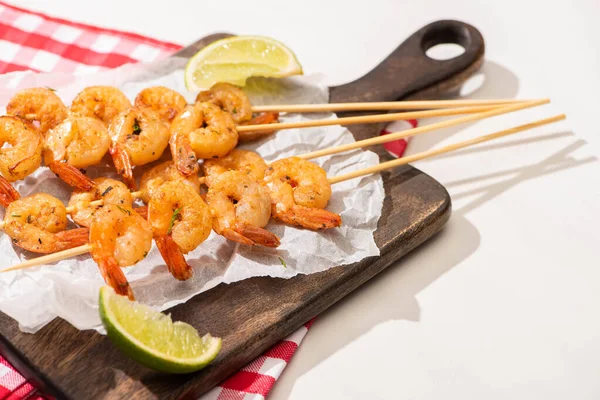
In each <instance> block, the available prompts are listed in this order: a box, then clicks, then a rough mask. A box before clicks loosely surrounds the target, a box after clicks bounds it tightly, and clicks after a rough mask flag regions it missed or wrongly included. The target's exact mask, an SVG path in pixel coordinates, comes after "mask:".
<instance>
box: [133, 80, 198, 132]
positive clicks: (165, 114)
mask: <svg viewBox="0 0 600 400" xmlns="http://www.w3.org/2000/svg"><path fill="white" fill-rule="evenodd" d="M134 104H135V106H136V107H148V108H150V109H152V110H153V111H154V112H156V113H157V114H158V115H159V116H160V118H162V119H163V120H164V121H165V122H168V123H170V122H171V121H172V120H173V118H175V116H176V115H177V114H179V112H180V111H181V110H183V108H184V107H185V106H186V105H187V101H185V98H184V97H183V96H182V95H180V94H179V93H177V92H176V91H174V90H172V89H169V88H167V87H164V86H154V87H149V88H146V89H144V90H142V91H141V92H140V93H138V95H137V97H136V98H135V102H134Z"/></svg>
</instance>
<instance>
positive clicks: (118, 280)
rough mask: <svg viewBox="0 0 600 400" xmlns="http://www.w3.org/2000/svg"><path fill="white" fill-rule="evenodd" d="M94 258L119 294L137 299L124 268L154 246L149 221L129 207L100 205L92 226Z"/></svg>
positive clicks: (142, 256)
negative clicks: (122, 268)
mask: <svg viewBox="0 0 600 400" xmlns="http://www.w3.org/2000/svg"><path fill="white" fill-rule="evenodd" d="M90 244H91V245H92V250H91V253H92V258H93V259H94V261H96V263H97V264H98V267H99V268H100V272H101V273H102V277H103V278H104V281H105V282H106V283H107V284H108V285H110V286H111V287H112V288H113V289H114V290H115V292H116V293H117V294H120V295H122V296H127V297H129V298H130V299H131V300H134V296H133V291H132V290H131V287H130V286H129V282H127V278H126V277H125V274H124V273H123V271H122V270H121V267H128V266H130V265H133V264H135V263H137V262H138V261H141V260H142V259H144V258H145V257H146V255H147V254H148V252H149V251H150V248H151V247H152V231H151V229H150V225H149V224H148V221H146V220H145V219H144V218H142V217H141V216H139V215H138V214H137V213H136V212H135V211H133V210H132V209H131V208H130V207H121V206H118V205H115V204H108V205H105V206H104V207H102V208H100V209H99V210H98V211H97V212H96V214H95V215H94V218H93V220H92V224H91V225H90Z"/></svg>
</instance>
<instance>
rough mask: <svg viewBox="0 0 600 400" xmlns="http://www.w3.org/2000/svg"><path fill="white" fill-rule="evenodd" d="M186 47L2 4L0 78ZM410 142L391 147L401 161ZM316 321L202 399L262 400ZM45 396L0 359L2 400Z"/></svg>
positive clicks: (400, 125) (93, 67) (81, 70)
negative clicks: (5, 74)
mask: <svg viewBox="0 0 600 400" xmlns="http://www.w3.org/2000/svg"><path fill="white" fill-rule="evenodd" d="M180 48H181V46H180V45H177V44H173V43H167V42H162V41H159V40H155V39H151V38H147V37H143V36H140V35H136V34H132V33H127V32H121V31H116V30H110V29H104V28H98V27H94V26H90V25H84V24H79V23H74V22H70V21H66V20H63V19H59V18H53V17H49V16H47V15H44V14H41V13H37V12H32V11H28V10H24V9H20V8H18V7H14V6H12V5H9V4H6V3H4V2H2V1H0V73H7V72H13V71H22V70H34V71H38V72H63V73H72V74H77V75H79V74H85V73H90V72H95V71H98V70H100V69H103V68H114V67H118V66H120V65H122V64H126V63H134V62H138V61H143V62H149V61H154V60H158V59H161V58H164V57H166V56H168V55H170V54H172V53H174V52H175V51H177V50H179V49H180ZM411 125H412V126H416V121H409V122H405V121H398V122H394V123H392V124H390V126H388V128H387V129H386V130H384V131H383V132H382V134H386V133H389V131H398V130H402V129H406V128H410V127H411ZM406 145H407V142H406V141H405V140H401V141H397V142H393V143H390V144H387V145H386V148H387V150H388V151H389V152H390V153H392V154H394V155H396V156H401V155H402V154H403V153H404V150H405V149H406ZM311 323H312V322H309V323H307V324H306V325H304V326H303V327H302V328H300V329H298V330H297V331H296V332H295V333H294V334H292V335H291V336H290V337H288V338H287V339H285V340H283V341H281V342H280V343H279V344H277V345H276V346H275V347H273V348H272V349H271V350H269V351H267V352H266V353H265V354H264V355H262V356H261V357H259V358H257V359H256V360H254V361H253V362H251V363H250V364H248V365H247V366H246V367H244V368H242V369H241V370H240V371H239V372H238V373H236V374H235V375H233V376H231V377H230V378H229V379H227V380H226V381H225V382H223V383H222V384H221V385H220V386H218V387H215V388H214V389H213V390H211V391H210V392H209V393H207V394H206V395H205V396H203V398H202V399H205V400H208V399H210V400H216V399H219V400H241V399H252V400H262V399H264V397H265V396H266V395H267V393H269V391H270V390H271V388H272V387H273V384H274V383H275V381H276V380H277V378H279V376H280V375H281V372H282V371H283V369H284V368H285V366H286V365H287V363H288V362H289V361H290V359H291V358H292V355H293V354H294V352H295V351H296V349H297V348H298V345H299V344H300V342H301V341H302V339H303V338H304V336H305V335H306V332H307V331H308V328H309V327H310V324H311ZM8 399H10V400H25V399H27V400H35V399H40V400H42V399H43V397H42V395H41V394H40V393H38V392H37V390H36V389H35V388H34V387H33V386H32V385H31V383H29V382H27V380H26V379H25V378H23V376H21V375H20V374H19V373H18V372H17V371H15V369H14V368H13V367H12V366H11V365H10V364H9V363H8V362H7V361H6V360H5V359H4V358H3V357H2V355H1V354H0V400H8Z"/></svg>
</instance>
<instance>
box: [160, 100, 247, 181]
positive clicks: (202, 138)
mask: <svg viewBox="0 0 600 400" xmlns="http://www.w3.org/2000/svg"><path fill="white" fill-rule="evenodd" d="M237 142H238V133H237V130H236V129H235V123H234V122H233V119H231V116H230V115H229V114H227V113H226V112H225V111H222V110H221V109H220V108H219V107H217V106H215V105H214V104H211V103H195V104H193V105H188V106H186V107H185V108H184V109H183V111H182V112H181V113H179V115H177V117H175V119H174V120H173V122H172V123H171V141H170V144H171V154H172V156H173V160H174V162H175V165H177V169H178V170H179V172H181V173H182V174H183V175H185V176H189V175H191V174H193V173H196V172H197V171H198V163H197V159H198V158H217V157H223V156H224V155H226V154H227V153H229V152H230V151H231V149H233V148H234V147H235V146H236V145H237Z"/></svg>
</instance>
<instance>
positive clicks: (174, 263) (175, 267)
mask: <svg viewBox="0 0 600 400" xmlns="http://www.w3.org/2000/svg"><path fill="white" fill-rule="evenodd" d="M154 241H155V242H156V247H158V250H159V251H160V254H161V255H162V257H163V259H164V260H165V263H166V264H167V268H168V269H169V272H170V273H171V275H173V276H174V277H175V279H178V280H180V281H185V280H188V279H190V278H191V277H192V273H193V271H192V267H190V266H189V265H188V263H187V262H186V261H185V257H184V256H183V253H182V252H181V249H180V248H179V246H177V243H175V240H173V237H172V236H171V235H165V236H159V237H155V238H154Z"/></svg>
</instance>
